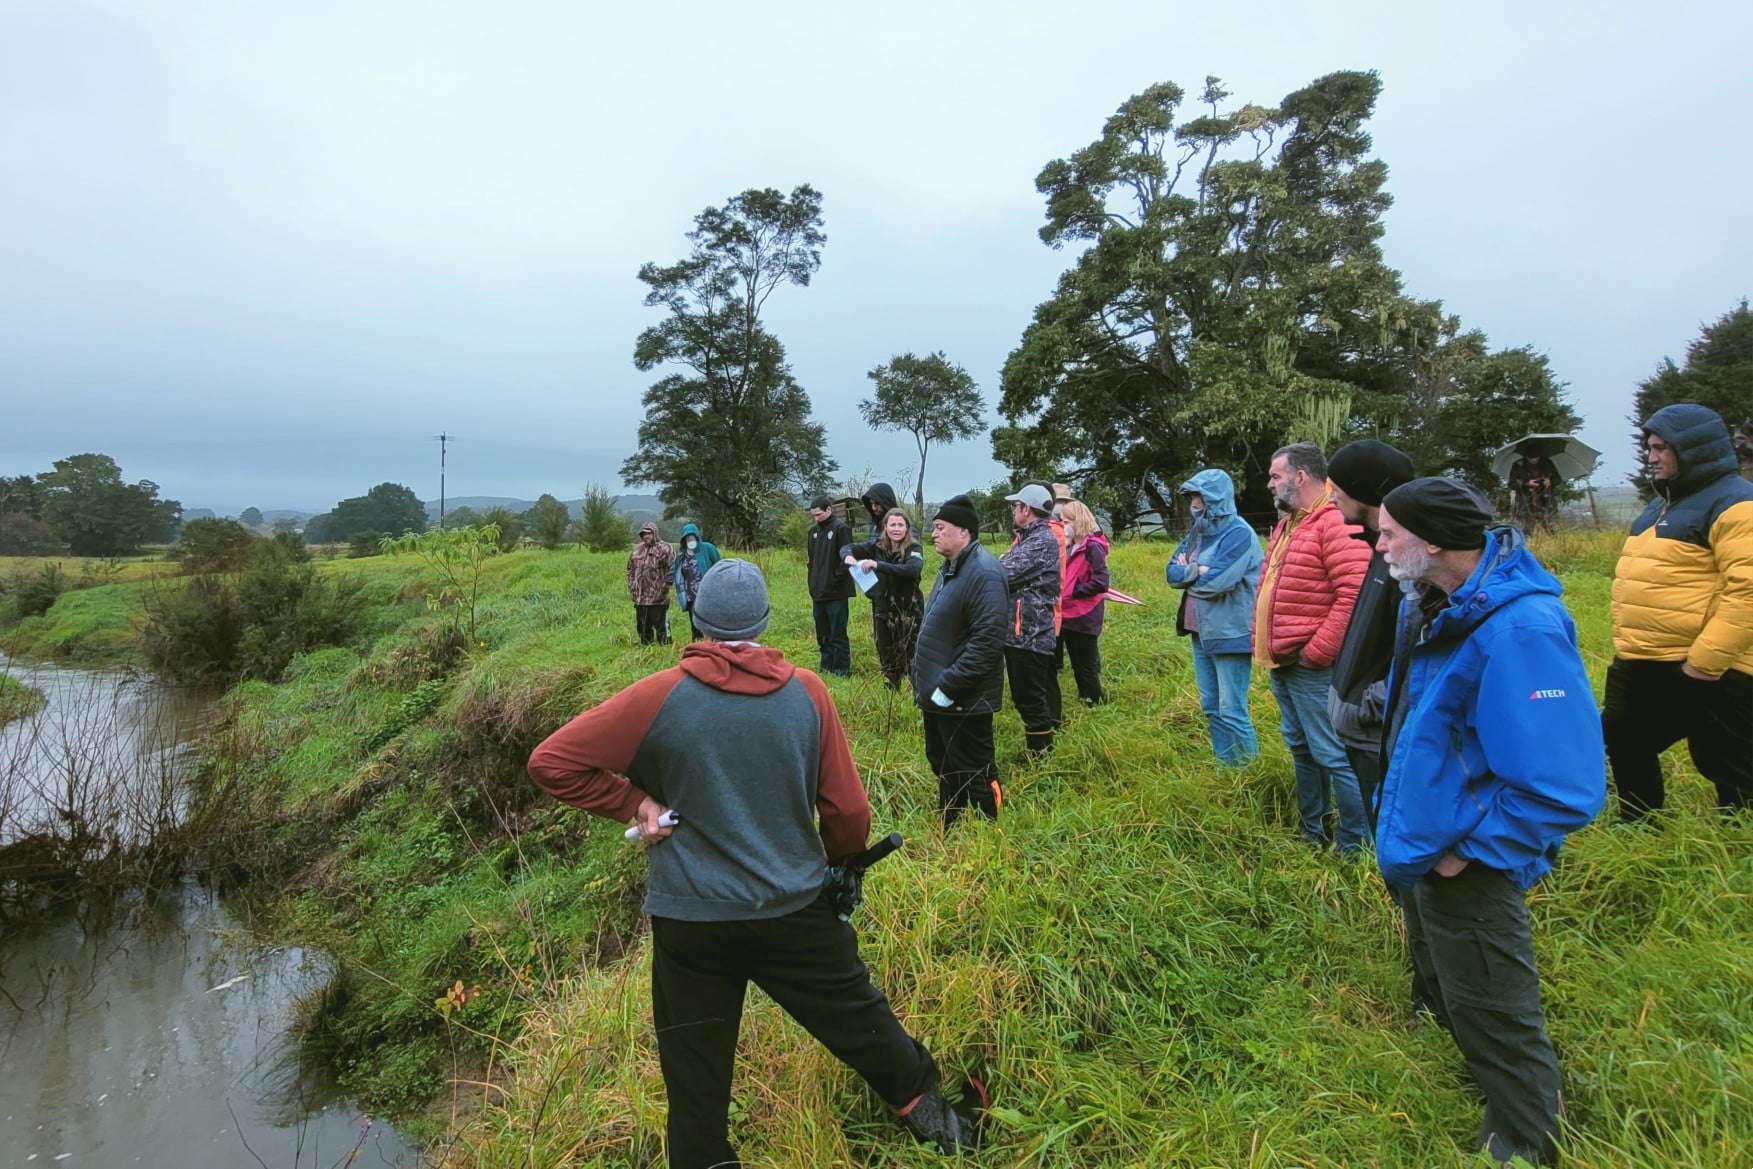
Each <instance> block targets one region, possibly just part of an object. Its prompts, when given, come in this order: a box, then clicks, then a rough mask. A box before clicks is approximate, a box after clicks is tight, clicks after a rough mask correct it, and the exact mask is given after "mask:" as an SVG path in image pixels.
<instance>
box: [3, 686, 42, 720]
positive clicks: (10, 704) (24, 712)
mask: <svg viewBox="0 0 1753 1169" xmlns="http://www.w3.org/2000/svg"><path fill="white" fill-rule="evenodd" d="M42 708H43V692H42V691H41V690H38V689H37V688H36V687H35V686H29V685H26V684H25V683H23V682H20V681H19V680H18V679H16V678H14V677H13V676H12V675H11V674H7V673H0V727H4V726H6V724H7V723H10V722H12V721H14V720H16V719H21V718H29V717H30V716H31V715H33V714H35V713H36V712H37V711H39V710H41V709H42Z"/></svg>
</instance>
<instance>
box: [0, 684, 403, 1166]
mask: <svg viewBox="0 0 1753 1169" xmlns="http://www.w3.org/2000/svg"><path fill="white" fill-rule="evenodd" d="M0 668H6V669H9V670H10V672H12V673H13V675H14V676H15V677H17V678H19V679H20V680H21V681H25V682H28V683H30V684H31V685H34V686H36V687H37V688H38V689H39V690H42V691H43V692H44V693H45V695H47V696H48V698H49V705H48V706H47V707H46V708H45V710H44V711H43V712H42V713H41V714H40V715H38V716H36V718H35V719H32V720H30V723H29V724H20V723H15V724H13V725H12V726H10V727H7V728H5V729H4V730H3V731H0V784H4V787H3V789H0V843H3V842H4V841H5V840H7V839H15V838H17V836H19V835H23V834H24V833H26V832H30V831H37V830H40V826H41V825H43V824H45V823H49V822H52V821H53V820H55V819H56V818H58V817H61V812H60V809H64V808H66V807H68V806H76V807H79V808H81V809H82V810H81V812H80V814H81V815H91V816H99V815H103V816H112V817H119V818H118V819H114V820H112V821H111V822H112V823H114V824H116V825H117V827H118V830H119V831H123V832H126V833H142V832H149V831H150V830H151V828H152V826H153V825H154V824H157V823H162V822H163V819H164V818H165V817H166V816H170V817H171V818H174V815H175V813H176V812H177V811H180V809H181V806H182V804H181V794H180V786H179V785H177V784H176V783H175V782H174V780H175V777H176V775H177V773H178V771H179V767H178V764H179V761H181V760H182V759H183V757H184V756H183V752H184V751H185V749H186V748H185V746H184V744H186V742H187V741H188V739H189V737H190V736H191V735H193V734H195V733H196V732H198V730H199V729H200V727H201V725H202V720H203V719H204V718H205V717H206V707H205V704H203V703H201V702H200V701H199V700H196V699H191V698H190V697H189V696H187V695H186V694H178V693H177V692H175V691H171V690H167V689H164V688H160V687H155V686H151V685H149V684H146V683H143V682H141V681H139V680H131V679H129V678H127V677H125V676H122V675H112V674H104V673H101V672H93V671H82V670H59V669H54V668H35V667H33V668H21V667H18V666H15V665H9V664H7V663H5V662H4V661H3V660H0ZM31 724H36V725H31ZM128 773H132V774H133V775H134V776H135V778H136V780H137V781H138V782H144V783H146V784H148V785H149V786H153V787H155V788H156V789H159V790H156V791H155V792H154V793H153V794H152V795H151V798H149V799H145V800H134V801H128V802H127V803H126V805H125V806H126V808H127V811H125V812H120V813H119V812H117V811H116V808H117V807H118V806H119V805H118V804H117V802H116V801H115V799H114V798H113V797H112V796H111V795H109V794H98V795H94V794H93V793H94V792H96V793H105V788H106V785H108V786H109V787H110V788H114V787H115V786H116V785H118V784H120V783H121V782H122V777H123V776H124V775H126V774H128ZM8 779H9V780H10V782H9V783H7V782H6V781H7V780H8ZM106 800H107V801H109V802H107V803H106V802H104V801H106ZM93 801H96V802H93ZM124 821H125V822H124ZM329 975H330V968H329V966H328V964H327V963H326V962H325V960H324V959H323V958H322V956H321V955H318V954H313V953H309V952H305V951H300V950H297V949H284V948H281V949H271V948H267V947H264V946H262V945H261V944H260V943H258V942H256V941H255V940H253V939H252V938H250V937H249V936H248V935H247V933H245V932H244V931H243V930H242V929H241V928H240V927H239V925H238V923H237V922H236V921H235V920H234V919H233V918H232V917H231V916H230V915H229V914H228V913H227V912H226V910H225V908H224V906H222V905H221V904H219V902H218V900H217V898H215V897H214V896H213V895H212V894H210V893H209V892H207V891H206V890H203V889H201V888H200V887H198V886H196V885H193V884H189V885H186V886H184V887H183V888H182V889H181V890H180V893H179V894H178V895H175V896H171V897H168V898H161V899H160V903H159V904H158V905H157V906H155V907H154V908H151V909H148V908H146V907H145V906H144V905H141V906H137V907H136V908H135V909H134V910H133V911H132V912H126V913H124V914H123V915H122V916H121V920H120V921H119V922H117V923H114V924H110V925H106V926H103V927H97V928H91V929H88V928H87V927H86V926H85V925H83V924H82V923H81V922H80V921H79V920H77V918H76V917H74V916H71V915H70V916H67V917H64V918H62V919H60V920H58V921H54V922H49V923H45V924H42V925H38V926H34V927H31V928H28V929H19V928H15V927H12V926H9V925H6V924H3V923H0V1169H10V1167H12V1166H30V1167H31V1169H43V1167H46V1166H56V1167H59V1166H69V1167H70V1166H112V1165H150V1166H173V1165H174V1166H179V1167H187V1169H204V1167H208V1166H211V1167H213V1169H221V1167H223V1169H232V1167H234V1166H239V1165H255V1164H258V1163H260V1164H264V1165H267V1166H271V1167H273V1169H293V1167H303V1166H312V1167H322V1169H327V1167H329V1166H336V1165H352V1166H360V1167H377V1166H390V1165H400V1166H413V1165H414V1164H416V1161H417V1158H416V1156H415V1154H414V1152H413V1151H412V1150H411V1149H410V1148H409V1147H408V1146H407V1145H406V1144H405V1143H404V1142H403V1141H402V1140H401V1138H400V1137H399V1136H398V1135H397V1134H396V1133H395V1132H394V1130H392V1129H390V1128H389V1127H388V1126H387V1125H384V1124H382V1123H381V1122H373V1121H371V1120H368V1119H367V1118H366V1117H364V1116H362V1115H360V1113H359V1112H358V1110H357V1109H355V1108H353V1107H351V1106H350V1105H348V1104H347V1103H346V1102H345V1101H342V1100H340V1099H339V1098H337V1096H336V1095H335V1093H334V1092H333V1091H332V1090H330V1089H329V1087H328V1086H327V1085H324V1084H321V1083H317V1082H313V1081H312V1080H311V1079H310V1078H309V1077H307V1076H302V1075H300V1074H299V1072H298V1070H297V1067H296V1063H295V1061H294V1060H293V1059H292V1055H291V1051H290V1049H289V1046H288V1041H287V1039H286V1029H287V1024H288V1022H289V1019H290V1016H291V1011H292V1008H293V1004H294V1002H295V1001H296V1000H297V999H298V998H299V997H300V996H301V995H303V994H305V993H307V992H309V991H312V990H314V989H316V988H318V987H320V986H321V985H322V984H323V983H324V982H325V981H326V979H327V978H328V977H329Z"/></svg>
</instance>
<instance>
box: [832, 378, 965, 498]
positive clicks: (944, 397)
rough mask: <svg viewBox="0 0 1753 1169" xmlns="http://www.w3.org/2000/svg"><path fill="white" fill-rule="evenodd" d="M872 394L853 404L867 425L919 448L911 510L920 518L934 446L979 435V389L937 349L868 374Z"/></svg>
mask: <svg viewBox="0 0 1753 1169" xmlns="http://www.w3.org/2000/svg"><path fill="white" fill-rule="evenodd" d="M869 377H870V380H871V381H873V382H875V383H876V393H875V394H874V395H873V396H872V397H869V398H866V399H865V400H864V401H862V402H860V403H859V404H858V410H859V413H861V414H863V415H864V420H865V422H866V423H868V424H869V425H871V426H872V427H875V428H876V429H879V430H905V431H907V432H909V433H910V434H912V435H913V442H914V444H915V445H916V446H918V448H919V479H918V481H917V482H916V483H915V484H914V488H913V506H914V508H915V509H916V511H917V513H918V515H919V517H920V519H921V521H923V519H924V516H925V457H926V455H927V453H928V452H929V451H930V449H931V444H932V443H934V442H939V443H951V442H956V441H958V440H960V439H964V438H973V437H974V435H976V434H978V433H979V432H980V426H981V422H982V417H981V416H982V414H983V412H984V411H983V407H982V405H981V402H980V387H979V386H977V385H975V384H974V379H973V378H972V377H971V376H969V374H968V371H967V370H965V369H963V368H962V367H961V366H959V365H956V364H955V363H953V362H951V361H950V359H949V358H948V357H945V356H944V354H943V351H942V350H939V351H938V352H936V353H929V354H927V355H926V356H924V357H916V356H914V355H913V354H911V353H901V354H897V355H896V356H894V357H892V358H890V359H889V360H888V362H887V363H886V364H884V365H879V366H877V367H876V368H875V369H873V370H871V371H870V374H869Z"/></svg>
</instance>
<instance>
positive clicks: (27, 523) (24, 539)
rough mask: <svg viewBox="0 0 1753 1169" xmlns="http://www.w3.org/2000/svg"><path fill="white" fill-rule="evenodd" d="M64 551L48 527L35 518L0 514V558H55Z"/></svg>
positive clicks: (24, 514)
mask: <svg viewBox="0 0 1753 1169" xmlns="http://www.w3.org/2000/svg"><path fill="white" fill-rule="evenodd" d="M66 550H67V545H65V544H63V543H62V542H61V540H60V538H59V537H58V536H56V535H55V533H54V531H53V530H51V529H50V527H49V525H47V524H45V523H43V521H41V520H39V519H37V518H36V517H35V516H31V515H27V514H26V513H24V512H22V511H9V512H4V513H0V556H57V555H59V554H61V553H62V552H65V551H66Z"/></svg>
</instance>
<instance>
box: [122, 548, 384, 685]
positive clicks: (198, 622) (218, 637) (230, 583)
mask: <svg viewBox="0 0 1753 1169" xmlns="http://www.w3.org/2000/svg"><path fill="white" fill-rule="evenodd" d="M295 556H296V553H295V552H294V551H292V550H289V549H287V548H286V547H284V546H283V545H282V544H280V543H279V542H277V541H273V540H258V541H256V544H255V547H254V549H253V551H252V555H251V559H250V563H249V567H248V568H247V569H245V570H244V571H243V572H242V573H240V574H237V575H235V576H231V577H224V576H217V575H212V576H201V577H196V578H195V579H193V580H191V581H189V583H188V585H187V586H186V587H184V588H182V589H166V590H164V591H161V592H158V593H154V594H149V595H148V596H147V598H146V614H147V623H146V629H145V631H144V632H143V633H142V634H141V636H140V641H141V649H142V651H143V653H144V655H145V658H146V661H147V664H148V665H150V666H151V667H152V668H153V669H155V670H157V671H158V672H160V673H161V674H164V675H165V676H166V677H168V678H171V679H172V680H174V681H180V682H195V683H202V684H208V685H227V684H230V683H232V682H236V681H239V680H241V679H245V678H260V679H263V680H265V681H270V682H275V681H278V680H279V679H280V676H281V675H282V674H283V673H285V671H286V667H287V665H288V664H290V663H291V661H292V659H293V657H294V656H295V655H297V654H300V653H304V652H306V651H308V650H313V649H316V648H318V647H320V646H325V645H345V644H347V643H348V642H349V641H352V640H353V639H354V638H355V637H356V636H358V634H359V632H360V630H361V628H362V626H363V623H364V618H365V598H364V595H363V591H362V590H363V585H362V584H361V583H360V582H359V581H357V580H353V579H350V578H330V577H319V576H317V574H316V569H315V567H314V566H313V565H311V564H310V563H309V559H308V554H307V555H306V558H305V559H303V560H299V559H296V558H295Z"/></svg>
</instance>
